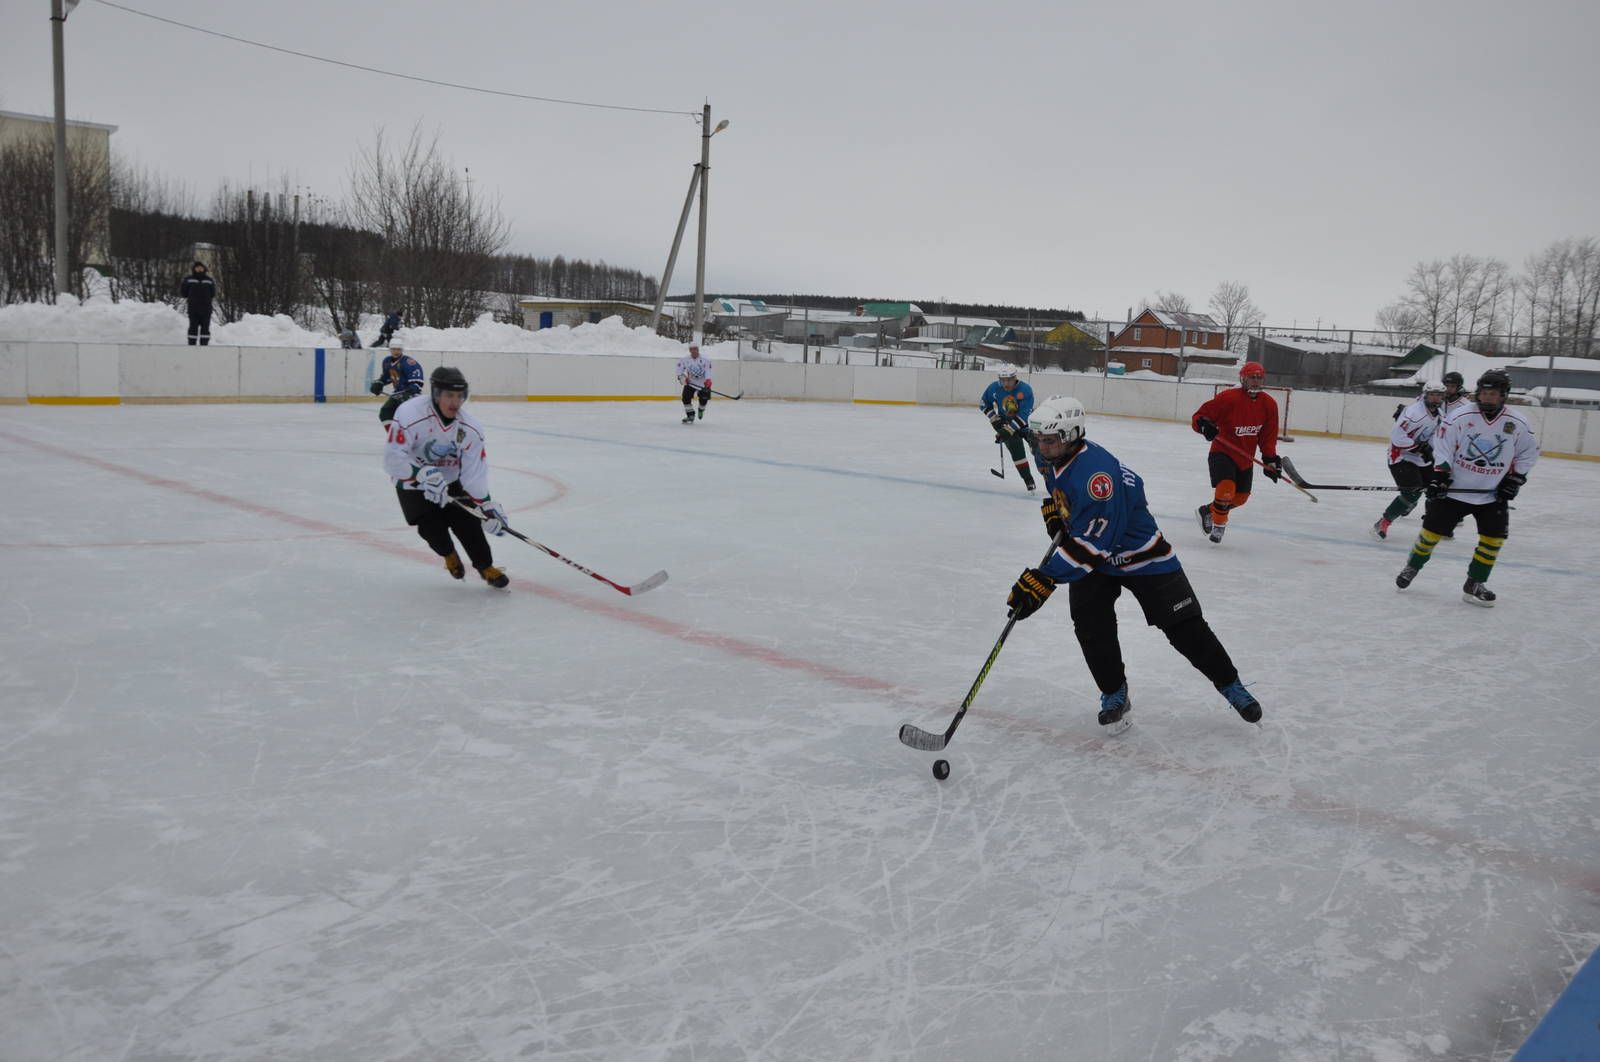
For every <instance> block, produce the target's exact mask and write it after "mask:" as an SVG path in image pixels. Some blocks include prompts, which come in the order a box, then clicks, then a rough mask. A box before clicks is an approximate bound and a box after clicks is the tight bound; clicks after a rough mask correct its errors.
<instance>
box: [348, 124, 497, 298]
mask: <svg viewBox="0 0 1600 1062" xmlns="http://www.w3.org/2000/svg"><path fill="white" fill-rule="evenodd" d="M350 217H351V219H352V220H353V221H354V222H355V223H356V225H357V226H358V227H359V228H361V229H364V230H366V231H368V232H371V233H373V234H375V235H376V236H378V237H380V238H381V240H382V245H381V252H380V254H379V259H378V265H377V271H376V279H377V282H378V284H379V288H380V291H381V292H382V299H383V302H384V303H385V305H386V306H387V307H388V308H390V309H399V310H400V311H401V313H402V314H403V315H404V316H405V317H406V318H407V319H408V320H412V321H418V322H423V323H426V324H429V325H432V326H433V327H435V328H451V327H460V326H465V325H470V324H471V323H472V322H473V321H474V320H476V319H477V317H478V316H479V315H480V314H481V313H483V312H484V310H485V309H487V308H488V302H489V297H488V291H489V287H490V285H491V283H492V282H493V279H494V275H493V257H494V255H495V254H497V253H498V252H499V251H500V249H501V248H502V247H503V246H504V245H505V242H506V238H507V234H508V231H509V229H508V226H507V224H506V222H505V220H504V218H503V217H502V216H501V214H500V208H499V205H498V203H496V202H494V201H493V200H490V199H486V198H485V197H483V196H482V195H478V196H476V197H475V196H474V195H473V194H472V190H471V187H470V186H469V185H468V184H467V182H466V180H465V179H464V177H463V176H462V175H461V174H459V173H458V172H457V171H456V170H455V169H454V168H453V167H451V166H450V165H448V164H447V163H446V162H445V160H444V159H443V157H442V156H441V155H440V153H439V144H438V137H437V136H435V137H433V138H432V139H427V140H425V139H424V138H423V136H422V132H421V129H420V128H414V129H413V130H412V132H411V136H410V138H409V139H408V140H407V141H406V143H405V144H404V145H403V146H402V147H400V148H399V149H398V150H397V151H391V150H390V149H389V148H388V146H387V145H386V143H385V141H384V136H383V133H382V131H379V133H378V134H377V137H376V140H375V142H374V144H373V146H372V148H371V149H369V150H365V151H363V152H361V153H360V154H359V155H358V156H357V158H356V160H355V163H354V165H353V167H352V170H351V174H350Z"/></svg>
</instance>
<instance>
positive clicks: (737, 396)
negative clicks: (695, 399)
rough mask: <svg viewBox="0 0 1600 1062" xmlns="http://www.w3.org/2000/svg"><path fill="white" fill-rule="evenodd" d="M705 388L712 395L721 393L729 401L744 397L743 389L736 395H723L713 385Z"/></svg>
mask: <svg viewBox="0 0 1600 1062" xmlns="http://www.w3.org/2000/svg"><path fill="white" fill-rule="evenodd" d="M706 390H708V391H710V392H711V393H712V394H714V395H722V397H723V398H726V399H728V400H729V401H730V402H737V401H739V399H741V398H743V397H744V392H743V391H740V392H739V393H738V394H736V395H723V394H722V392H721V391H718V390H717V389H716V388H715V387H708V388H706Z"/></svg>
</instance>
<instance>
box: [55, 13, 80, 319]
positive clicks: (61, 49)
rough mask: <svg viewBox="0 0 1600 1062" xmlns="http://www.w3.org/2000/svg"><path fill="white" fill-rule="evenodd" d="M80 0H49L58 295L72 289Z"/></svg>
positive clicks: (59, 296)
mask: <svg viewBox="0 0 1600 1062" xmlns="http://www.w3.org/2000/svg"><path fill="white" fill-rule="evenodd" d="M77 6H78V0H50V55H51V59H52V65H53V66H54V68H55V69H54V73H55V83H56V85H55V88H56V174H55V177H56V196H55V198H56V299H57V300H60V298H61V296H62V295H65V294H68V293H69V292H71V291H72V262H71V259H70V258H69V257H68V253H67V60H66V42H65V37H66V33H65V26H66V23H67V15H68V13H70V12H71V11H72V9H73V8H75V7H77Z"/></svg>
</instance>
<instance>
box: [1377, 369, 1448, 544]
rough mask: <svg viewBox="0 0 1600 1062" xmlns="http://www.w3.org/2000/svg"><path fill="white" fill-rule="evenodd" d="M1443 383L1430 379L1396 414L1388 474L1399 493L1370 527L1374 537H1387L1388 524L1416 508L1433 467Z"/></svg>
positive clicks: (1443, 392)
mask: <svg viewBox="0 0 1600 1062" xmlns="http://www.w3.org/2000/svg"><path fill="white" fill-rule="evenodd" d="M1444 398H1445V388H1444V384H1442V383H1440V382H1438V381H1436V380H1430V381H1429V382H1428V383H1425V384H1423V385H1422V396H1421V397H1420V398H1418V399H1417V400H1416V401H1415V402H1413V403H1411V404H1410V405H1409V406H1406V407H1405V408H1404V409H1402V410H1401V411H1400V415H1399V416H1397V417H1395V419H1394V427H1393V428H1392V429H1391V430H1390V432H1389V475H1390V477H1391V478H1393V479H1394V484H1395V486H1397V487H1399V488H1400V493H1399V494H1398V495H1397V496H1396V497H1395V499H1394V500H1393V501H1391V502H1390V503H1389V506H1388V508H1386V509H1384V510H1383V515H1382V516H1380V517H1378V522H1377V523H1375V524H1373V525H1372V534H1373V536H1374V537H1375V538H1388V537H1389V525H1390V524H1392V523H1394V522H1395V521H1396V520H1399V519H1401V518H1402V517H1404V516H1406V515H1408V514H1409V513H1410V512H1411V510H1413V509H1415V508H1416V507H1417V502H1418V501H1419V500H1420V499H1421V498H1422V492H1423V490H1424V489H1426V487H1427V486H1428V478H1429V475H1430V474H1431V469H1432V468H1433V435H1434V433H1435V432H1436V431H1438V430H1439V420H1440V417H1441V415H1442V414H1443V411H1444Z"/></svg>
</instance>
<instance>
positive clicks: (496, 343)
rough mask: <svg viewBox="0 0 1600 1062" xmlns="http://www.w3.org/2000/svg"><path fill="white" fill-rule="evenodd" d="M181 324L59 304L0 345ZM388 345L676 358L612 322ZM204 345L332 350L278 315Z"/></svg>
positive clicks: (453, 331)
mask: <svg viewBox="0 0 1600 1062" xmlns="http://www.w3.org/2000/svg"><path fill="white" fill-rule="evenodd" d="M382 324H383V317H382V316H381V315H369V316H368V317H367V318H366V319H365V320H364V321H363V322H362V327H361V329H360V330H359V331H360V334H361V338H362V340H363V341H364V342H366V343H369V344H370V343H374V342H376V341H377V338H378V330H379V328H380V327H381V325H382ZM188 328H189V319H188V317H187V316H185V315H184V314H182V313H180V312H179V311H177V310H175V309H173V308H172V307H171V306H168V305H167V304H166V303H161V302H112V301H111V300H110V298H109V297H101V298H95V299H90V300H88V301H86V302H84V303H81V304H80V303H79V302H78V300H76V299H74V298H72V296H70V295H69V296H66V297H65V298H63V299H62V300H61V302H60V303H58V304H54V305H51V304H48V303H22V304H19V305H14V306H0V339H9V340H36V341H39V342H62V343H183V342H185V338H186V336H187V334H188ZM394 338H395V341H396V342H399V343H402V344H404V345H405V346H408V347H411V348H413V349H415V350H454V351H462V350H490V351H506V352H511V353H529V354H545V353H553V354H635V355H638V354H644V355H656V356H660V357H672V358H676V357H680V356H681V355H682V354H683V352H684V347H683V344H681V343H678V342H677V341H675V340H672V339H667V338H665V337H663V336H658V335H656V334H655V333H654V332H652V331H651V330H650V329H648V328H629V327H628V326H627V325H625V324H623V323H622V319H621V318H620V317H608V318H606V319H605V320H603V321H600V322H598V323H596V324H584V325H578V326H577V327H576V328H569V327H567V326H565V325H560V326H557V327H555V328H544V329H537V330H530V329H526V328H522V327H520V326H518V325H512V324H500V323H497V322H496V321H495V320H494V315H493V314H484V315H483V317H481V318H480V319H479V320H478V321H477V322H476V323H475V324H473V325H472V326H471V327H470V328H427V327H424V326H417V327H414V328H402V329H401V330H400V331H399V332H396V333H395V336H394ZM211 342H213V343H215V344H218V345H219V346H240V347H337V346H338V345H339V340H338V338H337V337H335V336H334V335H333V334H332V333H331V332H318V331H315V330H311V329H306V328H302V327H301V326H300V325H299V324H297V323H295V321H294V320H293V318H290V317H287V316H285V315H283V314H278V315H276V316H272V317H267V316H263V315H260V314H247V315H246V316H245V317H244V318H242V319H241V320H239V321H237V322H235V323H233V324H216V325H213V326H212V328H211Z"/></svg>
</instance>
